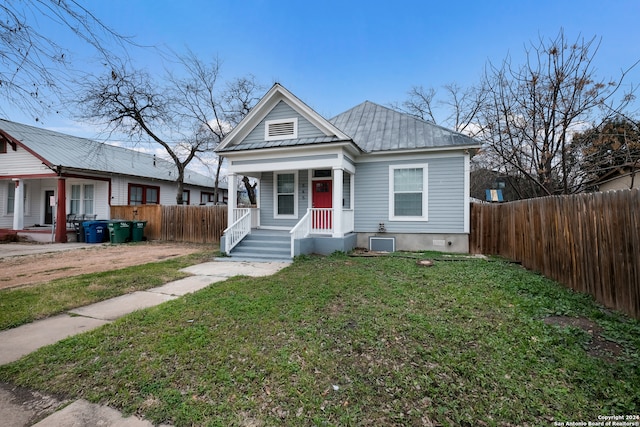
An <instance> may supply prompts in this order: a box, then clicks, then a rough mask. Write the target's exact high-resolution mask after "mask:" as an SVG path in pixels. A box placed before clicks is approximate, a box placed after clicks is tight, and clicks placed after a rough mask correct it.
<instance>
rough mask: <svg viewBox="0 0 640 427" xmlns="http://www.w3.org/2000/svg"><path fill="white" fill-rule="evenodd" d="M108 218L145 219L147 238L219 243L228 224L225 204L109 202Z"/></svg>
mask: <svg viewBox="0 0 640 427" xmlns="http://www.w3.org/2000/svg"><path fill="white" fill-rule="evenodd" d="M111 218H113V219H124V220H128V221H132V220H137V221H147V225H146V227H145V230H144V235H145V237H146V238H147V239H149V240H169V241H176V242H189V243H219V242H220V237H221V236H222V232H223V231H224V229H225V228H227V207H226V206H161V205H133V206H132V205H129V206H111Z"/></svg>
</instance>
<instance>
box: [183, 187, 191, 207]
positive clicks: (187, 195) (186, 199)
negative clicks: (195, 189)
mask: <svg viewBox="0 0 640 427" xmlns="http://www.w3.org/2000/svg"><path fill="white" fill-rule="evenodd" d="M190 200H191V191H190V190H184V191H183V192H182V203H183V204H185V205H190V204H191V203H190Z"/></svg>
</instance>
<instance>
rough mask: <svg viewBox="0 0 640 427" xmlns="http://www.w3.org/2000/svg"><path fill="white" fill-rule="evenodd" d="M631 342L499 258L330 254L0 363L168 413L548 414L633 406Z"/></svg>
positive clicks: (438, 419) (334, 417) (131, 406)
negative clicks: (597, 347)
mask: <svg viewBox="0 0 640 427" xmlns="http://www.w3.org/2000/svg"><path fill="white" fill-rule="evenodd" d="M415 255H417V254H413V255H411V256H415ZM429 255H430V256H434V254H429ZM549 316H554V317H556V318H557V317H558V316H561V317H563V318H565V317H566V318H569V319H574V318H581V319H585V320H586V321H588V322H592V323H593V324H594V325H596V326H597V327H598V328H601V330H602V335H603V337H604V338H606V339H608V340H610V341H615V342H616V343H617V346H618V348H619V351H616V352H614V353H607V352H601V353H597V352H591V351H589V350H590V343H591V342H592V341H593V336H592V335H591V333H590V332H589V331H585V330H582V329H579V328H575V327H571V326H567V327H565V326H562V325H560V326H558V325H553V324H547V322H545V319H547V318H549ZM639 350H640V322H638V321H635V320H630V319H628V318H626V317H623V316H620V315H618V314H616V313H612V312H610V311H608V310H606V309H603V308H601V307H599V306H597V305H596V304H594V303H593V302H592V299H591V298H590V297H588V296H584V295H579V294H576V293H573V292H571V291H569V290H566V289H564V288H562V287H560V286H559V285H557V284H556V283H555V282H552V281H550V280H547V279H545V278H543V277H541V276H539V275H537V274H534V273H531V272H528V271H525V270H524V269H522V268H521V267H519V266H517V265H514V264H509V263H505V262H500V261H497V262H487V261H483V260H467V261H460V260H456V261H450V262H445V261H442V262H438V261H436V262H435V265H434V266H433V267H423V266H419V265H418V264H417V263H416V260H415V259H411V258H410V257H380V258H358V257H347V256H345V255H338V254H336V255H332V256H330V257H325V258H320V257H305V258H301V259H297V260H296V262H294V263H293V264H292V265H291V266H290V267H288V268H286V269H284V270H282V271H280V272H279V273H277V274H275V275H273V276H270V277H262V278H250V277H244V276H241V277H235V278H232V279H229V280H227V281H225V282H220V283H216V284H213V285H212V286H210V287H208V288H206V289H204V290H202V291H199V292H197V293H195V294H191V295H188V296H185V297H183V298H179V299H177V300H173V301H170V302H167V303H165V304H162V305H161V306H158V307H154V308H151V309H148V310H143V311H139V312H136V313H134V314H132V315H129V316H126V317H124V318H122V319H120V320H118V321H116V322H114V323H113V324H110V325H106V326H104V327H102V328H100V329H97V330H95V331H93V332H90V333H86V334H82V335H79V336H76V337H72V338H69V339H66V340H65V341H62V342H60V343H58V344H56V345H53V346H50V347H47V348H44V349H41V350H39V351H37V352H35V353H33V354H31V355H29V356H27V357H25V358H23V359H22V360H20V361H18V362H15V363H13V364H10V365H6V366H2V367H0V380H1V381H7V382H12V383H14V384H17V385H21V386H25V387H30V388H34V389H37V390H41V391H44V392H49V393H58V394H64V395H67V396H69V397H74V398H80V397H83V398H85V399H88V400H90V401H92V402H99V403H102V404H108V405H111V406H113V407H116V408H118V409H120V410H122V411H124V412H125V413H126V414H131V413H135V414H138V415H142V416H144V417H146V418H147V419H149V420H151V421H153V422H155V423H160V422H169V423H172V424H174V425H176V426H191V425H196V426H204V425H211V426H230V425H239V426H240V425H245V426H246V425H250V426H271V425H287V426H309V425H318V426H325V425H358V426H373V425H376V426H380V425H383V426H384V425H417V426H419V425H424V426H430V425H445V426H477V425H480V426H482V425H489V426H516V425H517V426H546V425H549V426H550V425H553V423H554V421H574V422H587V421H592V422H594V421H598V416H599V415H632V414H637V413H638V412H640V369H639V362H640V355H639Z"/></svg>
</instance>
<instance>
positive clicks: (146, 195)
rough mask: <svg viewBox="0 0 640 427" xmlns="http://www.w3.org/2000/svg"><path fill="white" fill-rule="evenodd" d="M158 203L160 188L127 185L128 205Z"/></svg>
mask: <svg viewBox="0 0 640 427" xmlns="http://www.w3.org/2000/svg"><path fill="white" fill-rule="evenodd" d="M159 202H160V187H155V186H150V185H141V184H129V204H130V205H157V204H158V203H159Z"/></svg>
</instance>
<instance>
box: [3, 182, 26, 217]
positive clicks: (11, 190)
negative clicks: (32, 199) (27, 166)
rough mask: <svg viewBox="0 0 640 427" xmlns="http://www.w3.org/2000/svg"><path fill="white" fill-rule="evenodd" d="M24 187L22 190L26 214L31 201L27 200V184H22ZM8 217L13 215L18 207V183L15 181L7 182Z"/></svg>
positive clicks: (23, 206)
mask: <svg viewBox="0 0 640 427" xmlns="http://www.w3.org/2000/svg"><path fill="white" fill-rule="evenodd" d="M22 185H24V187H23V188H22V208H23V210H24V212H27V202H28V201H29V199H28V198H27V190H28V188H27V184H24V183H23V184H22ZM7 190H8V191H7V215H11V214H13V213H14V211H15V206H16V183H15V182H13V181H9V182H7Z"/></svg>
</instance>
